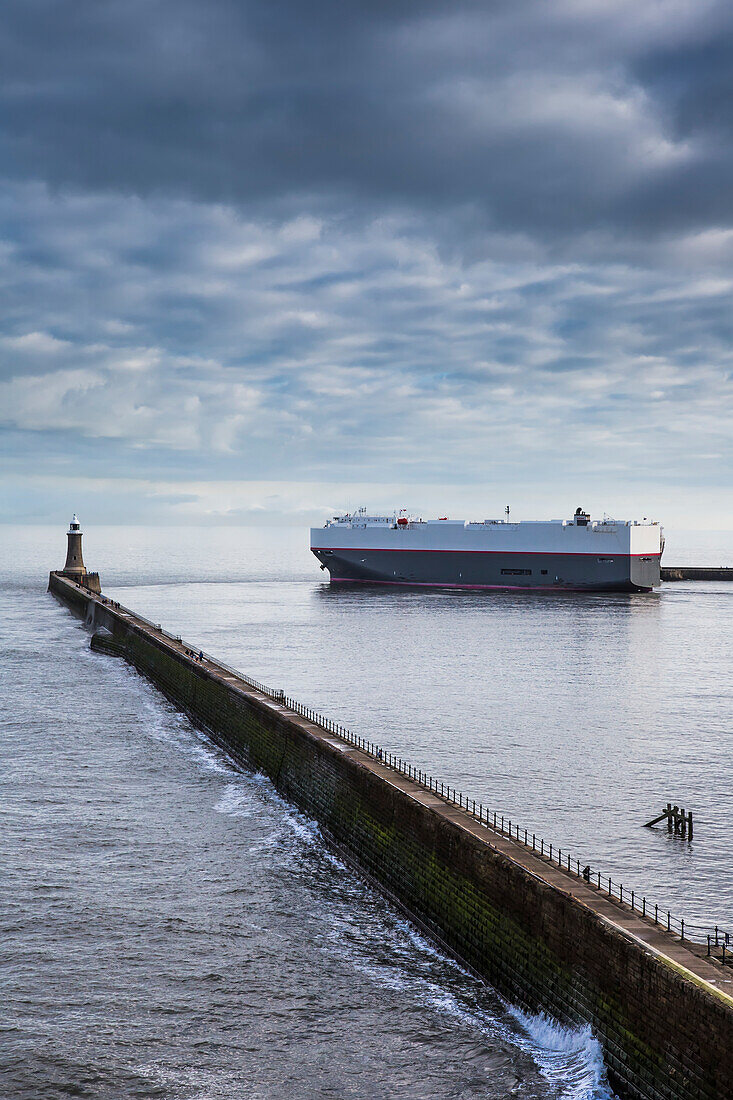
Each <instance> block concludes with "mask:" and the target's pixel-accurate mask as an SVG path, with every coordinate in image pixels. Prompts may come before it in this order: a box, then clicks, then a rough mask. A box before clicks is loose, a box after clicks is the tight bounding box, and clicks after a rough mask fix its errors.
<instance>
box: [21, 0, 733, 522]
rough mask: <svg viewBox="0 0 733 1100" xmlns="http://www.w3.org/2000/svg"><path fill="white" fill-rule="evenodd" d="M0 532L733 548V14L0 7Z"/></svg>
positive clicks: (606, 3)
mask: <svg viewBox="0 0 733 1100" xmlns="http://www.w3.org/2000/svg"><path fill="white" fill-rule="evenodd" d="M0 74H1V75H0V96H1V97H2V103H1V105H0V119H1V120H2V121H1V122H0V279H1V280H2V294H0V311H1V314H2V316H1V318H0V463H1V476H2V482H1V485H2V488H1V489H0V503H1V504H2V518H3V520H5V521H8V520H10V521H12V522H16V523H56V522H60V523H64V524H65V523H66V522H67V520H68V514H69V513H70V512H71V511H73V510H76V511H78V512H79V514H80V516H81V517H82V519H83V520H84V522H85V524H86V525H87V526H88V525H89V524H93V523H138V524H200V523H209V524H249V523H268V522H280V523H285V522H287V523H296V524H299V523H303V524H305V523H307V522H320V521H321V520H322V519H323V518H325V517H326V516H327V515H329V514H331V513H332V512H334V511H336V510H340V509H344V508H351V507H358V506H360V505H362V504H363V505H366V506H368V507H370V508H372V509H375V510H382V509H385V508H395V507H396V508H402V507H406V508H408V509H415V510H416V511H421V512H423V513H429V514H433V515H435V514H440V515H444V514H450V515H453V516H455V517H459V516H463V515H467V516H471V517H472V518H486V517H492V516H498V515H500V514H501V513H502V511H503V508H504V506H505V505H506V504H510V505H511V507H512V513H513V515H514V516H515V517H517V518H519V517H525V518H555V517H561V516H565V515H570V514H571V513H572V512H573V511H574V510H575V507H576V506H578V505H583V506H584V507H586V508H589V509H590V510H591V511H592V512H593V513H594V514H601V513H603V512H604V511H605V512H607V513H609V514H611V515H615V516H616V517H617V518H629V517H637V516H638V517H641V516H642V515H644V516H654V517H655V518H658V519H661V520H662V521H663V522H665V523H668V524H671V525H673V526H677V527H696V526H702V527H704V528H712V529H731V528H733V468H732V467H733V462H732V457H733V446H732V434H733V428H732V425H733V396H732V386H731V380H732V378H733V310H732V308H731V306H732V304H733V299H732V291H733V5H731V4H730V3H729V2H710V0H694V2H693V0H646V2H645V3H639V0H552V3H548V2H547V0H480V2H473V0H450V2H433V0H420V2H419V3H418V2H408V0H389V2H383V0H368V2H367V0H339V2H335V0H312V2H310V3H303V0H298V2H294V0H280V2H279V3H277V4H273V3H272V0H124V2H122V0H4V3H3V18H2V23H1V25H0Z"/></svg>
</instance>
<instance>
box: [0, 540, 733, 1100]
mask: <svg viewBox="0 0 733 1100" xmlns="http://www.w3.org/2000/svg"><path fill="white" fill-rule="evenodd" d="M64 531H65V529H64V527H63V526H61V527H59V528H56V527H54V528H51V527H13V526H4V527H0V563H1V564H0V684H1V685H2V688H1V690H0V786H1V788H2V800H1V804H0V819H1V821H2V847H1V849H0V891H1V892H0V929H1V935H0V975H1V976H2V987H1V988H2V998H1V999H0V1097H2V1100H61V1098H67V1097H81V1098H87V1097H88V1098H95V1100H132V1098H142V1100H148V1098H151V1100H152V1098H156V1100H240V1098H241V1100H279V1098H287V1100H290V1098H292V1100H316V1098H319V1100H320V1098H324V1100H325V1098H328V1100H372V1098H373V1100H381V1098H388V1097H400V1098H402V1100H433V1098H435V1100H438V1098H440V1100H509V1098H510V1097H511V1098H513V1097H519V1098H522V1100H611V1098H612V1096H613V1094H612V1093H611V1091H610V1089H609V1086H608V1084H607V1081H606V1078H605V1071H604V1066H603V1061H602V1058H601V1055H600V1051H599V1047H598V1044H597V1042H596V1040H595V1038H594V1036H593V1035H592V1033H591V1032H590V1030H588V1029H577V1030H573V1029H566V1028H563V1027H561V1026H559V1025H558V1024H556V1023H554V1022H553V1021H552V1020H549V1019H547V1018H545V1017H543V1016H528V1015H526V1014H525V1013H523V1012H522V1011H521V1010H520V1009H519V1008H518V1007H517V1006H515V1005H512V1004H510V1003H507V1002H506V1001H504V1000H503V999H502V998H501V997H500V996H499V995H498V994H497V993H496V992H495V991H494V990H493V989H492V988H491V987H490V986H488V985H485V984H483V983H481V982H480V981H478V980H477V979H476V978H475V977H473V976H472V975H471V974H468V973H466V972H465V970H464V969H462V968H461V966H460V965H459V964H458V963H457V962H455V961H454V960H453V959H451V958H450V957H448V956H447V955H446V954H444V953H443V952H442V951H441V950H439V949H438V948H437V947H436V946H434V945H433V944H432V943H431V942H430V941H429V940H427V939H426V938H425V937H424V936H423V935H422V934H421V933H420V932H419V931H418V930H417V929H416V928H415V927H413V926H412V925H411V924H410V922H409V921H408V920H406V919H405V918H404V917H403V916H402V915H401V914H400V913H399V912H398V911H396V910H395V909H394V908H393V906H392V905H391V904H390V902H389V901H388V900H386V899H385V898H384V897H382V895H381V894H380V893H379V892H378V891H377V890H376V889H374V888H373V887H372V886H371V885H370V884H368V883H367V882H365V881H364V880H363V879H362V878H361V877H360V876H359V874H358V873H357V872H356V871H355V870H354V869H352V868H350V867H347V866H345V865H344V864H343V863H342V862H341V861H340V860H339V858H338V857H337V856H336V855H334V853H333V852H331V851H330V850H329V848H328V845H327V844H326V843H325V841H324V839H323V838H322V836H321V834H320V832H319V829H318V826H317V824H316V823H315V822H313V821H312V820H310V819H309V818H308V817H307V816H305V815H303V814H302V813H301V812H300V811H299V810H298V809H297V808H296V807H295V806H293V805H291V804H289V803H288V802H287V801H285V800H283V798H282V797H281V796H280V795H279V794H278V793H277V792H276V791H275V790H274V788H273V787H272V785H271V783H270V782H269V781H268V780H267V779H266V778H265V777H263V776H262V775H258V774H252V773H248V772H243V771H240V770H238V769H237V768H235V767H234V766H233V765H232V764H231V762H230V761H228V760H227V758H226V757H225V756H224V755H223V754H222V753H221V752H220V751H219V750H218V749H216V748H215V747H214V746H213V745H211V744H210V743H209V742H208V741H207V739H206V737H205V736H204V735H203V734H202V733H201V732H199V731H198V730H196V729H195V728H194V727H193V726H192V725H191V724H190V722H189V721H188V720H187V719H186V718H185V717H184V716H182V715H181V714H179V713H178V712H177V711H176V709H175V708H174V707H173V706H172V705H171V704H170V703H169V702H167V701H166V700H165V699H164V698H163V697H162V696H161V695H160V694H159V693H158V692H157V691H156V690H155V689H154V688H153V687H152V686H151V685H150V684H148V683H147V682H146V681H144V680H143V679H141V678H140V677H139V676H138V675H137V673H136V672H134V671H133V670H132V669H130V668H129V667H128V666H126V665H125V664H124V663H123V662H122V661H120V660H118V659H115V658H112V657H108V656H104V655H101V654H96V653H92V652H91V650H90V649H89V634H88V632H87V630H86V629H85V627H84V626H83V625H82V624H81V623H80V622H79V621H78V620H76V619H75V618H74V617H73V616H72V615H71V614H70V613H69V611H68V610H66V609H65V608H64V607H63V606H62V605H60V604H59V603H58V602H57V601H56V600H55V599H54V598H53V597H51V596H50V595H48V593H47V592H46V584H47V574H48V571H49V569H52V568H59V567H61V566H62V565H63V561H64V556H65V533H64ZM84 554H85V560H86V564H87V566H88V568H90V569H98V570H99V571H100V573H101V576H102V583H103V587H104V591H105V592H106V593H107V594H108V595H110V596H111V597H113V598H114V599H116V600H119V601H120V602H121V603H123V604H125V605H127V606H128V607H130V608H132V609H133V610H135V611H137V612H139V613H141V614H143V615H145V616H147V617H148V618H150V619H152V620H153V621H154V622H159V623H162V624H163V626H164V627H166V628H167V629H169V630H171V631H173V632H175V633H178V634H181V635H182V636H183V637H184V639H186V640H188V641H189V642H190V643H191V645H192V646H193V647H194V648H196V649H199V648H201V649H203V650H205V651H207V652H209V653H211V654H213V655H214V656H216V657H219V658H222V659H223V660H225V661H226V662H227V663H229V664H230V665H232V666H234V667H235V668H237V669H239V670H241V671H242V672H244V673H245V674H246V675H248V676H250V677H253V678H255V679H257V680H260V681H263V682H265V683H267V684H269V685H271V686H272V687H273V688H278V689H282V690H284V691H286V692H287V693H288V694H289V695H291V696H294V697H296V698H298V699H299V700H301V701H302V702H303V703H306V704H308V705H309V706H312V707H314V708H316V709H318V710H319V711H321V712H322V713H324V714H326V715H328V716H329V717H331V718H333V719H335V720H337V721H339V722H340V723H342V724H343V725H345V726H347V727H349V728H350V729H351V730H352V731H353V732H355V733H359V734H362V735H364V736H367V737H369V738H370V739H372V740H373V741H376V742H378V743H379V744H380V745H382V746H383V747H384V749H385V750H388V751H390V752H395V753H397V754H399V755H400V756H402V757H403V758H404V759H406V760H409V761H411V762H412V763H414V764H415V765H417V766H419V767H421V768H422V769H424V770H425V771H427V772H429V773H430V774H432V775H433V776H436V777H437V778H438V779H439V780H443V781H444V782H446V783H450V784H451V786H455V787H457V788H459V789H461V790H462V791H464V792H465V793H466V794H467V795H468V796H469V797H471V798H475V799H476V800H477V801H481V802H483V804H484V805H485V806H486V805H488V806H490V807H491V808H492V809H496V810H497V812H498V813H500V814H504V815H505V816H506V817H507V818H511V820H512V822H513V823H516V824H519V825H520V826H521V828H522V829H524V828H527V829H528V831H529V832H530V833H535V834H536V836H537V837H542V838H544V839H545V840H546V842H547V843H549V842H552V843H553V845H559V846H561V847H562V848H563V850H564V851H565V850H567V851H568V852H570V853H572V856H573V859H575V858H578V859H580V860H581V861H582V865H585V864H590V865H591V866H592V867H593V868H594V870H595V869H598V870H600V871H602V872H603V874H604V876H606V875H610V876H612V877H613V880H614V882H621V883H623V884H624V886H625V888H626V889H627V890H629V891H630V890H631V889H634V890H635V891H636V896H637V898H639V897H646V898H648V899H649V901H650V904H654V903H657V904H658V905H659V907H660V909H661V910H662V911H663V912H666V911H667V910H670V911H671V912H672V913H673V914H675V915H676V916H681V917H684V918H685V920H686V923H687V927H688V929H691V930H692V931H691V932H690V934H693V933H694V930H695V929H696V928H699V929H703V928H706V927H710V926H712V925H715V924H718V925H719V926H720V927H721V928H726V927H727V928H728V929H729V930H730V931H732V932H733V874H731V858H730V844H731V828H732V826H733V786H732V785H731V782H730V760H731V748H732V747H733V724H732V722H731V715H732V713H733V706H732V704H733V615H732V614H731V612H732V611H733V585H726V584H725V583H712V582H710V583H708V582H702V583H674V584H665V585H663V586H662V587H661V589H660V590H658V591H655V592H654V593H652V594H642V595H622V594H607V595H600V594H588V595H577V594H569V593H568V594H558V595H553V594H551V593H538V594H522V593H517V592H486V593H476V592H451V591H441V590H434V589H430V590H420V589H405V590H399V589H395V588H390V589H389V590H380V589H378V588H369V587H367V586H357V587H355V588H345V587H344V588H334V589H332V588H330V587H329V584H328V583H327V574H325V573H323V572H322V571H320V570H319V568H318V563H317V562H316V561H315V559H314V558H313V557H312V556H311V555H310V553H309V551H308V531H307V530H305V529H303V528H285V527H279V528H264V527H239V528H234V527H228V528H217V527H197V528H192V529H186V530H183V529H175V528H170V527H167V528H164V527H162V528H157V529H150V528H142V527H116V528H112V527H99V528H90V529H89V530H88V531H87V533H86V534H85V539H84ZM665 559H666V563H667V564H669V565H677V564H699V565H729V566H730V565H733V533H731V532H722V533H715V532H705V533H700V532H696V533H694V534H693V533H686V532H682V531H680V532H675V531H671V532H667V549H666V552H665ZM668 801H671V802H673V803H675V804H678V805H680V806H684V807H685V808H686V809H688V810H689V811H691V812H692V813H693V815H694V829H695V831H694V839H693V840H692V841H690V840H689V839H687V838H685V839H683V838H681V837H675V836H670V835H669V834H668V833H667V831H666V830H665V829H664V828H655V829H646V828H644V824H645V822H646V821H648V820H650V819H651V818H653V817H655V816H656V815H657V814H658V813H659V812H660V810H661V808H662V806H663V805H665V804H666V803H667V802H668Z"/></svg>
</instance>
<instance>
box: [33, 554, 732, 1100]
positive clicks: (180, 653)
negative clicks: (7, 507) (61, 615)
mask: <svg viewBox="0 0 733 1100" xmlns="http://www.w3.org/2000/svg"><path fill="white" fill-rule="evenodd" d="M49 587H50V590H51V591H52V592H53V593H54V594H55V595H56V596H57V597H58V598H59V599H61V600H62V601H63V602H64V603H65V604H66V605H67V606H69V607H70V608H71V609H72V610H74V611H75V612H76V613H77V614H78V615H80V616H82V617H83V618H84V619H85V620H86V622H87V623H88V625H89V626H90V627H91V628H92V629H94V631H95V635H94V638H93V643H94V645H95V648H99V649H102V650H104V651H105V652H108V653H113V654H116V655H118V656H121V657H123V658H124V659H126V660H127V661H129V662H130V663H131V664H132V665H134V666H135V667H136V668H137V669H138V670H139V671H140V672H141V673H142V674H144V675H145V676H146V677H147V678H148V679H150V680H151V681H152V682H153V683H154V684H155V685H156V686H157V687H158V688H160V690H161V691H163V692H164V693H165V694H166V695H167V696H168V698H170V699H171V700H172V701H173V702H174V703H175V704H176V705H177V706H179V707H180V708H181V709H183V710H185V711H186V713H187V714H189V715H190V717H191V718H192V719H193V720H194V721H195V722H196V723H197V724H198V725H199V726H201V727H202V728H203V729H204V730H206V731H207V733H208V734H209V736H210V737H211V738H212V740H213V741H215V742H216V743H217V744H218V745H220V746H221V748H222V749H224V750H225V751H226V752H227V753H228V754H229V755H230V756H231V757H232V758H233V759H234V760H236V761H237V762H238V763H240V764H241V765H242V766H243V767H246V768H249V769H253V770H258V771H261V772H263V773H265V774H266V775H268V776H269V777H270V778H271V779H272V781H273V783H274V784H275V786H276V787H277V788H278V790H280V791H281V792H282V793H283V794H284V795H285V796H286V797H288V798H289V799H291V800H292V801H293V802H294V803H295V804H296V805H298V806H299V807H301V808H302V809H303V810H304V811H305V812H307V813H308V814H310V815H311V816H313V817H314V818H315V819H316V820H317V821H318V822H319V823H320V824H321V825H322V827H323V828H324V830H325V833H326V835H327V836H329V837H331V838H332V839H333V840H334V841H335V843H336V844H337V845H338V846H339V847H340V848H341V850H343V851H345V852H346V853H348V855H349V856H350V857H351V858H352V859H353V860H354V861H355V862H356V863H358V864H359V865H360V866H361V867H363V868H364V870H365V871H366V872H368V873H369V875H370V876H371V877H372V878H373V879H374V880H376V881H377V882H378V883H380V884H381V885H382V887H383V888H384V889H385V890H386V891H387V892H388V893H389V894H390V895H391V896H392V897H394V898H395V899H396V900H397V901H398V902H399V903H400V904H401V905H402V906H403V907H404V908H405V909H406V910H407V911H408V912H409V913H411V914H413V915H414V916H415V917H416V918H417V919H418V920H419V921H420V922H421V923H422V925H423V926H424V927H425V928H427V929H428V930H429V931H431V932H432V934H433V935H434V936H435V937H436V938H437V939H438V940H439V941H440V942H441V943H443V944H444V945H445V946H446V947H447V948H448V949H449V950H451V951H452V952H453V953H454V954H455V955H457V956H458V957H459V958H460V959H462V960H463V961H465V962H466V963H467V964H468V965H469V966H470V967H472V968H473V969H474V970H475V971H476V972H478V973H479V974H480V975H482V976H483V977H484V978H486V980H487V981H489V982H490V983H491V984H492V985H493V986H494V987H495V988H496V989H498V990H499V991H500V992H501V993H502V994H503V995H504V996H505V997H507V998H508V999H509V1000H511V1001H513V1002H515V1003H518V1004H520V1005H522V1006H524V1007H525V1008H527V1009H529V1010H530V1011H540V1010H541V1011H545V1012H548V1013H550V1014H551V1015H553V1016H554V1017H556V1018H557V1019H559V1020H561V1021H563V1022H565V1023H568V1024H573V1025H577V1024H586V1023H587V1024H590V1025H591V1026H592V1027H593V1029H594V1031H595V1033H596V1035H597V1036H598V1038H599V1040H600V1042H601V1044H602V1047H603V1050H604V1056H605V1060H606V1065H607V1068H608V1072H609V1078H610V1080H611V1083H612V1085H613V1087H614V1088H615V1089H616V1091H617V1092H618V1093H619V1094H620V1095H621V1096H623V1097H625V1098H626V1097H628V1098H631V1100H722V1098H724V1097H726V1096H731V1095H733V998H731V996H730V995H728V993H726V992H725V990H726V989H731V988H733V987H732V986H731V984H730V981H729V979H730V978H731V977H733V972H732V971H731V970H730V969H729V968H724V967H722V966H721V965H719V964H717V963H715V962H714V961H712V960H709V959H707V958H704V957H700V954H699V953H696V951H695V950H694V949H693V948H692V946H691V945H689V944H687V943H686V942H680V940H679V938H677V937H674V936H672V935H670V934H668V933H667V932H666V931H665V930H664V929H661V928H660V927H659V926H657V925H655V924H653V923H652V922H651V921H650V920H649V919H646V918H644V917H642V915H641V914H639V913H638V912H635V911H633V910H632V909H630V908H629V907H628V906H625V905H623V904H621V903H619V902H617V901H613V900H611V899H610V898H607V897H605V896H604V895H603V894H602V892H601V891H599V890H596V889H595V888H594V887H593V884H592V883H588V882H584V881H583V880H582V878H578V877H577V876H576V875H572V874H570V873H568V872H566V871H565V870H562V869H561V868H559V867H558V866H557V864H556V863H553V862H552V861H551V860H548V859H547V857H546V856H544V857H543V856H541V855H539V854H538V853H535V852H532V851H531V850H528V849H527V847H526V846H524V845H522V844H520V843H519V842H517V841H515V840H512V839H510V838H509V837H508V836H507V835H505V834H504V833H503V832H498V831H496V830H494V829H493V828H491V827H489V826H488V824H487V823H486V822H485V821H482V820H479V819H477V817H476V814H475V813H473V812H472V810H471V811H469V810H468V809H467V808H463V807H460V806H456V805H455V804H453V802H452V801H450V800H449V799H446V798H443V797H441V796H440V794H438V793H437V792H436V791H434V790H432V789H431V790H428V789H426V787H425V785H424V784H421V783H419V782H415V781H413V780H412V779H411V778H410V777H408V776H405V775H404V774H402V773H401V772H399V771H395V770H394V769H393V768H391V767H390V766H389V765H388V763H387V762H386V761H385V760H384V759H380V757H379V755H378V754H375V753H374V752H369V751H365V750H364V749H362V748H360V747H358V746H357V745H354V744H353V743H350V742H349V741H347V740H345V739H344V738H342V737H339V736H338V734H337V733H335V732H333V731H332V730H329V729H327V728H324V726H323V724H322V723H319V722H317V721H314V720H311V719H309V718H308V717H307V716H304V715H303V714H300V713H298V712H297V711H296V710H294V709H293V708H292V707H291V706H289V705H288V703H287V702H286V701H285V700H284V699H282V698H278V697H273V696H272V695H271V694H268V693H267V691H266V690H265V689H262V690H260V689H259V688H258V687H256V686H254V685H253V684H252V682H250V681H247V680H246V679H244V678H242V677H240V676H239V675H238V674H236V673H235V672H233V671H232V670H230V669H227V668H226V667H225V666H223V665H219V664H218V663H217V662H215V661H212V660H205V661H198V660H197V659H196V658H195V656H194V655H193V654H192V653H191V649H190V647H188V646H187V645H186V644H185V643H183V642H181V641H180V640H179V639H175V638H171V637H170V636H167V635H164V634H163V633H162V632H161V631H160V630H159V629H156V628H155V627H154V626H153V625H152V624H149V623H147V622H146V621H145V620H143V619H141V618H140V617H138V616H136V615H134V614H133V613H131V612H129V611H127V610H126V609H124V608H120V607H118V606H116V605H114V604H112V603H111V602H110V601H106V600H105V599H104V597H100V596H96V595H95V594H93V593H91V592H89V591H86V590H85V589H83V588H81V587H80V586H79V585H77V584H75V583H74V581H72V580H69V579H67V578H65V577H62V576H60V575H59V574H56V573H52V574H51V577H50V582H49ZM528 782H531V776H528Z"/></svg>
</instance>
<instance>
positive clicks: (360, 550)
mask: <svg viewBox="0 0 733 1100" xmlns="http://www.w3.org/2000/svg"><path fill="white" fill-rule="evenodd" d="M329 550H331V551H333V552H334V553H342V552H343V551H350V552H351V553H352V554H374V553H378V554H504V555H505V556H506V555H508V554H523V555H524V556H525V557H528V556H530V555H534V556H535V557H548V556H552V557H555V558H661V556H662V553H661V551H659V552H649V553H646V554H624V553H623V552H622V551H617V550H606V551H603V550H579V551H575V550H462V549H460V548H459V547H455V548H451V549H450V550H428V549H424V548H423V547H420V546H311V551H312V552H313V553H314V554H324V553H328V551H329Z"/></svg>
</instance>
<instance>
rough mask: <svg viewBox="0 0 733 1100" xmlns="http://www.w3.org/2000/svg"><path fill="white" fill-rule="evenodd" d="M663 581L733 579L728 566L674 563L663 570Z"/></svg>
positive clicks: (731, 571) (732, 571) (732, 573)
mask: <svg viewBox="0 0 733 1100" xmlns="http://www.w3.org/2000/svg"><path fill="white" fill-rule="evenodd" d="M661 576H662V580H663V581H733V569H731V568H729V567H727V566H697V565H695V566H693V565H673V566H670V567H669V568H664V569H662V570H661Z"/></svg>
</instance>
